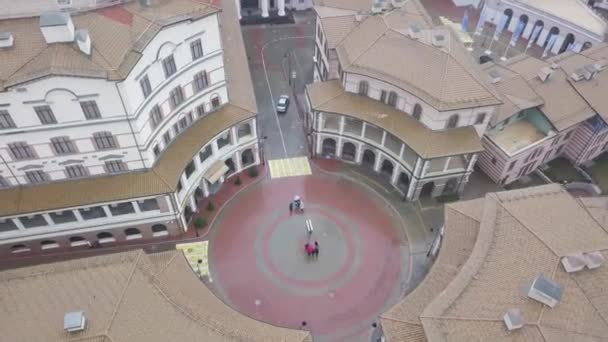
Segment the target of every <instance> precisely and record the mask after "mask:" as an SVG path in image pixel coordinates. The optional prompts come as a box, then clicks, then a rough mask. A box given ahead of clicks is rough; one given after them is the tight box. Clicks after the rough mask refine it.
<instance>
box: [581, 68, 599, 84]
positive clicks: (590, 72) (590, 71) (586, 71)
mask: <svg viewBox="0 0 608 342" xmlns="http://www.w3.org/2000/svg"><path fill="white" fill-rule="evenodd" d="M583 71H584V74H585V79H586V80H587V81H589V80H591V79H592V78H593V76H595V74H596V73H597V69H596V68H595V65H593V64H587V65H585V66H584V67H583Z"/></svg>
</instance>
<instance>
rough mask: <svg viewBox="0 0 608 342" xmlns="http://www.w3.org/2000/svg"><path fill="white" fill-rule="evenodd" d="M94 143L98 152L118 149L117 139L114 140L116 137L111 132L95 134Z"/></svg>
mask: <svg viewBox="0 0 608 342" xmlns="http://www.w3.org/2000/svg"><path fill="white" fill-rule="evenodd" d="M93 141H94V142H95V147H96V148H97V149H98V150H108V149H112V148H117V147H118V144H116V139H114V136H113V135H112V133H110V132H97V133H93Z"/></svg>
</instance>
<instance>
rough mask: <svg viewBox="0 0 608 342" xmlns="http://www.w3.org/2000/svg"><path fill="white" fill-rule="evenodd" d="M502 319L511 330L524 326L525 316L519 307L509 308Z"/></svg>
mask: <svg viewBox="0 0 608 342" xmlns="http://www.w3.org/2000/svg"><path fill="white" fill-rule="evenodd" d="M502 319H503V321H504V322H505V325H506V326H507V329H509V331H511V330H515V329H520V328H522V327H523V326H524V317H523V315H522V314H521V310H519V309H509V310H508V311H507V313H506V314H505V315H504V316H503V317H502Z"/></svg>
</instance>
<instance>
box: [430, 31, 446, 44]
mask: <svg viewBox="0 0 608 342" xmlns="http://www.w3.org/2000/svg"><path fill="white" fill-rule="evenodd" d="M445 44H446V40H445V35H444V34H442V33H433V45H434V46H436V47H444V46H445Z"/></svg>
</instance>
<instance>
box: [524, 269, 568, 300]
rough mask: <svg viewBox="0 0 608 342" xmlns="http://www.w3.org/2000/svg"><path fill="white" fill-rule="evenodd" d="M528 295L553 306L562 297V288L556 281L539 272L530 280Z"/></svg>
mask: <svg viewBox="0 0 608 342" xmlns="http://www.w3.org/2000/svg"><path fill="white" fill-rule="evenodd" d="M528 297H530V298H532V299H534V300H537V301H539V302H541V303H543V304H545V305H547V306H549V307H551V308H553V307H554V306H555V305H557V303H559V301H560V300H561V299H562V288H561V287H560V286H559V284H558V283H556V282H554V281H553V280H551V279H549V278H547V277H545V276H544V275H542V274H541V275H539V276H538V277H536V279H534V281H533V282H532V286H530V290H528Z"/></svg>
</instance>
